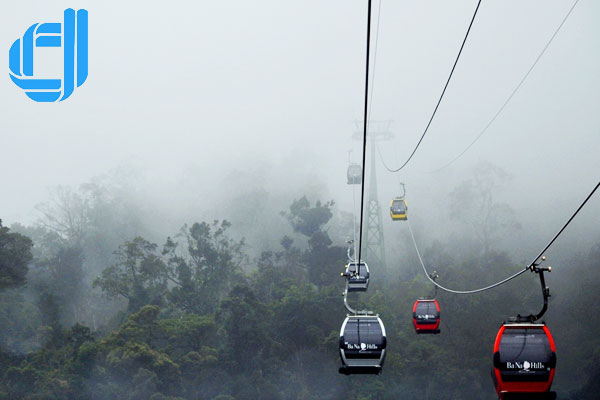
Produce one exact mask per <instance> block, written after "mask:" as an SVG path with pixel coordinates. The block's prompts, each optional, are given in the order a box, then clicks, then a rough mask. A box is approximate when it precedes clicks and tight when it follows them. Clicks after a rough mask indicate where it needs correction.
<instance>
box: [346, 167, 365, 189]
mask: <svg viewBox="0 0 600 400" xmlns="http://www.w3.org/2000/svg"><path fill="white" fill-rule="evenodd" d="M347 175H348V185H360V184H361V183H362V167H361V166H360V165H358V164H354V163H352V164H350V165H349V166H348V173H347Z"/></svg>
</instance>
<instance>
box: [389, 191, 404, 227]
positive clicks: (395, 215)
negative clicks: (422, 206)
mask: <svg viewBox="0 0 600 400" xmlns="http://www.w3.org/2000/svg"><path fill="white" fill-rule="evenodd" d="M407 210H408V206H407V204H406V200H404V197H396V198H395V199H393V200H392V202H391V203H390V216H391V217H392V220H393V221H406V220H407V219H408V216H407V215H406V214H407Z"/></svg>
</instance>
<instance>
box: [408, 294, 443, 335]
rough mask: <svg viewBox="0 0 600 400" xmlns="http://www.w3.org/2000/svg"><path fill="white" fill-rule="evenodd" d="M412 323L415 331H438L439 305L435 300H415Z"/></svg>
mask: <svg viewBox="0 0 600 400" xmlns="http://www.w3.org/2000/svg"><path fill="white" fill-rule="evenodd" d="M413 325H414V326H415V331H416V332H417V333H440V329H439V328H440V305H439V304H438V302H437V300H426V299H419V300H417V301H415V304H414V305H413Z"/></svg>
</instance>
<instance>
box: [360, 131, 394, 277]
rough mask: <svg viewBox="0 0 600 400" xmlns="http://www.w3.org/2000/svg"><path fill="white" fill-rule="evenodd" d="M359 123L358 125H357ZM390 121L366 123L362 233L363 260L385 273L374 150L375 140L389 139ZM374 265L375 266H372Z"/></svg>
mask: <svg viewBox="0 0 600 400" xmlns="http://www.w3.org/2000/svg"><path fill="white" fill-rule="evenodd" d="M359 123H360V125H359ZM390 124H391V121H369V122H368V123H367V138H368V139H369V145H370V147H371V167H370V170H371V171H370V175H369V176H370V178H369V197H368V200H367V205H366V207H367V209H366V210H365V211H366V214H367V218H366V226H364V227H363V235H366V236H365V237H366V243H365V247H364V250H365V253H364V254H365V256H364V260H365V261H366V262H367V263H368V264H369V266H371V268H372V269H376V270H378V271H382V272H383V273H384V274H385V271H386V265H387V264H386V262H385V239H384V237H383V224H382V218H381V206H380V204H379V196H378V191H377V171H376V167H375V166H376V162H375V158H376V152H375V146H376V145H377V142H379V141H383V140H390V139H392V138H393V137H394V135H393V134H392V133H391V132H390V129H389V127H390ZM356 125H357V128H358V127H361V126H362V122H359V121H357V122H356ZM362 137H363V134H362V132H357V133H355V134H354V138H355V139H362ZM373 267H375V268H373Z"/></svg>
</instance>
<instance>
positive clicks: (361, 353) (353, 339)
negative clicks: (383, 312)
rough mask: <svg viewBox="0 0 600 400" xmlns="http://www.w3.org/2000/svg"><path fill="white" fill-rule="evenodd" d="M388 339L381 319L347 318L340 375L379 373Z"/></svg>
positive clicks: (353, 316) (361, 316) (342, 344)
mask: <svg viewBox="0 0 600 400" xmlns="http://www.w3.org/2000/svg"><path fill="white" fill-rule="evenodd" d="M386 344H387V339H386V335H385V327H384V326H383V322H381V319H380V318H379V317H378V316H373V315H348V316H347V317H346V319H345V320H344V323H343V324H342V328H341V329H340V358H341V359H342V364H343V366H342V367H340V369H339V372H340V373H341V374H346V375H350V374H379V373H380V372H381V368H382V367H383V361H384V359H385V348H386Z"/></svg>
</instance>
